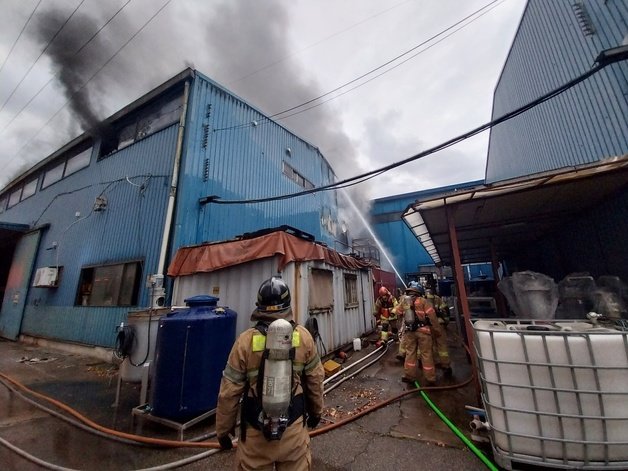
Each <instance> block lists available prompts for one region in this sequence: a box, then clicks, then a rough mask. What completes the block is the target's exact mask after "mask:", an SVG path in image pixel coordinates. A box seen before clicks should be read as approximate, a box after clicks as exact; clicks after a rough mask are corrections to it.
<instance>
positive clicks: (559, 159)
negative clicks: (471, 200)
mask: <svg viewBox="0 0 628 471" xmlns="http://www.w3.org/2000/svg"><path fill="white" fill-rule="evenodd" d="M627 23H628V3H626V2H625V1H606V2H600V1H597V0H584V1H551V2H545V1H539V0H532V1H529V2H528V4H527V6H526V8H525V11H524V13H523V17H522V19H521V23H520V25H519V29H518V31H517V33H516V36H515V39H514V42H513V44H512V47H511V49H510V52H509V54H508V58H507V60H506V63H505V65H504V68H503V70H502V74H501V76H500V78H499V82H498V84H497V87H496V89H495V97H494V103H493V118H498V117H500V116H503V115H504V114H505V113H507V112H509V111H512V110H514V109H516V108H518V107H520V106H523V105H526V104H528V103H531V102H533V101H534V100H535V99H537V98H538V97H540V96H541V95H543V94H545V93H548V92H550V91H552V90H555V89H557V88H559V87H560V86H562V85H564V84H566V83H567V82H569V81H571V80H573V79H575V78H576V77H578V76H580V75H582V74H584V73H585V72H587V71H589V70H590V69H591V68H592V66H593V63H594V61H595V59H596V57H597V56H598V54H599V53H600V52H601V51H603V50H605V49H609V48H613V47H617V46H619V45H621V44H622V41H625V40H628V30H627V28H626V24H627ZM627 97H628V64H627V63H626V62H625V61H624V62H619V63H616V64H612V65H610V66H607V67H605V68H604V69H602V70H601V71H599V72H597V73H596V74H594V75H593V76H592V77H590V78H588V79H587V80H586V81H584V82H582V83H580V84H579V85H577V86H575V87H573V88H571V89H569V90H567V91H566V92H564V93H562V94H561V95H559V96H557V97H555V98H552V99H551V100H549V101H547V102H545V103H543V104H541V105H539V106H537V107H535V108H533V109H531V110H529V111H527V112H525V113H523V114H521V115H519V116H517V117H515V118H513V119H511V120H509V121H507V122H505V123H502V124H499V125H498V126H496V127H494V128H493V129H492V130H491V136H490V143H489V152H488V161H487V166H486V182H487V183H494V182H496V181H500V180H507V179H509V178H514V177H519V176H523V175H530V174H533V173H537V172H543V171H547V170H553V169H557V168H561V167H568V166H575V165H579V164H586V163H591V162H595V161H598V160H601V159H604V158H607V157H614V156H620V155H623V154H625V153H626V152H627V151H628V100H627Z"/></svg>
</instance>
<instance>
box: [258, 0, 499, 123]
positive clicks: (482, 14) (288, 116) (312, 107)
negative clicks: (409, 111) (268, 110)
mask: <svg viewBox="0 0 628 471" xmlns="http://www.w3.org/2000/svg"><path fill="white" fill-rule="evenodd" d="M499 1H500V3H498V4H496V5H493V6H492V7H491V8H489V9H487V10H486V11H484V12H482V13H481V14H479V15H478V16H477V17H475V18H473V20H471V21H469V22H468V23H466V24H464V25H462V26H460V27H459V28H457V29H455V30H454V31H452V32H451V33H449V34H447V35H446V36H443V37H442V38H440V39H438V40H437V41H434V42H433V43H432V44H430V45H429V46H427V47H425V48H424V49H421V50H420V51H419V52H417V53H415V54H413V55H411V56H410V57H408V58H407V59H405V60H403V61H401V62H398V63H397V64H394V65H392V66H391V67H390V68H388V69H386V70H384V71H382V72H380V73H379V74H377V75H375V76H373V77H369V78H368V80H365V81H364V82H361V83H359V84H357V85H355V86H353V87H351V88H349V89H347V90H344V91H343V92H342V93H338V94H337V95H334V96H333V97H330V98H328V99H327V100H324V101H321V102H320V103H316V104H313V105H312V106H308V107H307V108H303V109H301V110H298V111H295V112H294V113H290V114H287V115H285V116H281V117H279V118H277V119H278V120H284V119H287V118H291V117H292V116H296V115H299V114H301V113H305V112H307V111H309V110H312V109H314V108H318V107H319V106H322V105H324V104H325V103H328V102H330V101H332V100H335V99H337V98H340V97H341V96H343V95H346V94H347V93H350V92H352V91H353V90H356V89H358V88H360V87H363V86H364V85H366V84H367V83H369V82H372V81H373V80H375V79H377V78H379V77H381V76H382V75H385V74H387V73H388V72H391V71H393V70H395V69H396V68H397V67H401V66H402V65H403V64H405V63H406V62H408V61H410V60H412V59H414V58H415V57H416V56H418V55H419V54H423V53H424V52H425V51H428V50H429V49H431V48H433V47H434V46H436V45H438V44H440V43H441V42H443V41H444V40H445V39H447V38H449V37H450V36H452V35H454V34H456V33H457V32H458V31H460V30H461V29H464V28H466V27H467V26H469V25H470V24H472V23H473V22H474V21H476V20H478V19H480V18H481V17H482V16H484V15H486V14H487V13H489V12H490V11H491V10H492V9H493V8H496V7H498V6H499V5H501V4H502V3H504V2H505V1H506V0H499ZM476 13H477V12H476ZM297 108H299V107H297ZM280 114H283V113H280ZM267 122H268V121H262V122H260V123H259V124H260V125H261V124H266V123H267Z"/></svg>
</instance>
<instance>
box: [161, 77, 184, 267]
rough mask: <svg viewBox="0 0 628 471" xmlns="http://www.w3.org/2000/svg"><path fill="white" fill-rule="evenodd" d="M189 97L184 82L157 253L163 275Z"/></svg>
mask: <svg viewBox="0 0 628 471" xmlns="http://www.w3.org/2000/svg"><path fill="white" fill-rule="evenodd" d="M189 96H190V82H189V81H188V80H186V81H185V88H184V91H183V110H182V111H181V118H180V119H179V132H178V134H177V147H176V150H175V154H174V166H173V168H172V180H171V182H170V194H169V196H168V208H167V210H166V222H165V223H164V233H163V237H162V239H161V250H160V252H159V264H158V265H157V273H158V274H160V275H163V274H164V267H165V265H166V253H167V250H168V241H169V240H170V232H171V230H172V216H173V214H174V206H175V202H176V199H177V186H178V184H179V168H180V166H181V154H182V153H183V134H184V132H185V124H186V123H185V119H186V115H187V111H188V99H189Z"/></svg>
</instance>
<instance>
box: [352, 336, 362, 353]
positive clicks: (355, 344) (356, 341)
mask: <svg viewBox="0 0 628 471" xmlns="http://www.w3.org/2000/svg"><path fill="white" fill-rule="evenodd" d="M353 350H355V351H356V352H357V351H359V350H362V339H353Z"/></svg>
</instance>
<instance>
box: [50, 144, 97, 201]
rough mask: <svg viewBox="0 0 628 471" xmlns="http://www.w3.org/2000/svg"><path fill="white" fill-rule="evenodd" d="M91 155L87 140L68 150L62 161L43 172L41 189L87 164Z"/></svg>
mask: <svg viewBox="0 0 628 471" xmlns="http://www.w3.org/2000/svg"><path fill="white" fill-rule="evenodd" d="M91 155H92V146H91V144H90V143H89V142H85V143H83V144H81V145H79V146H78V147H75V148H74V149H72V150H71V151H69V152H68V153H67V154H66V155H65V159H64V160H63V161H61V162H60V163H58V164H56V165H55V166H54V167H51V168H49V169H48V170H46V171H45V172H44V180H43V182H42V184H41V187H42V189H43V188H47V187H49V186H50V185H52V184H53V183H57V182H58V181H59V180H61V179H63V178H65V177H67V176H69V175H72V174H73V173H76V172H78V171H79V170H81V169H83V168H85V167H87V166H89V161H90V158H91Z"/></svg>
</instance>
